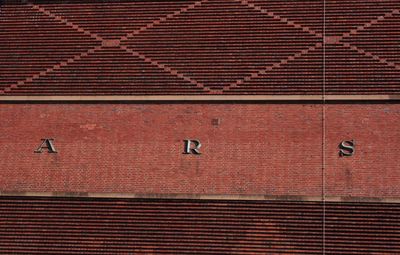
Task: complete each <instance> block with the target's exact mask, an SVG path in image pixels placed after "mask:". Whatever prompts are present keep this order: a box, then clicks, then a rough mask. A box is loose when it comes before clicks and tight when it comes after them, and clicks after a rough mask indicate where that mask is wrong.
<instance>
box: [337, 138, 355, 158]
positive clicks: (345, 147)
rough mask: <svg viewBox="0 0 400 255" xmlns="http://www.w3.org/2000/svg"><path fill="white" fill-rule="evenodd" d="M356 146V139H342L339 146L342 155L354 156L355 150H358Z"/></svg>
mask: <svg viewBox="0 0 400 255" xmlns="http://www.w3.org/2000/svg"><path fill="white" fill-rule="evenodd" d="M355 147H356V143H355V141H354V140H350V141H342V142H341V143H340V144H339V148H340V151H339V155H340V156H341V157H343V156H346V157H349V156H353V155H354V152H355V151H356V148H355Z"/></svg>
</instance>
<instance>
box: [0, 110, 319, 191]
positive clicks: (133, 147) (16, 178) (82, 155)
mask: <svg viewBox="0 0 400 255" xmlns="http://www.w3.org/2000/svg"><path fill="white" fill-rule="evenodd" d="M320 114H321V110H320V107H319V106H318V105H254V104H245V105H239V104H237V105H236V104H144V105H143V104H29V105H22V104H21V105H18V104H14V105H12V104H11V105H6V104H3V105H1V108H0V118H1V119H2V120H4V121H2V122H1V124H0V127H1V129H0V131H1V132H0V137H1V141H2V143H1V146H0V155H1V157H2V158H3V160H2V161H1V163H0V169H2V171H1V173H0V176H1V179H0V183H1V185H0V187H1V189H2V190H3V191H63V192H64V191H75V192H84V191H85V192H127V193H185V194H186V193H188V194H271V195H320V193H321V191H320V190H321V185H320V179H321V171H320V169H321V154H322V152H321V137H322V136H321V122H320V120H321V115H320ZM14 116H18V118H14ZM213 119H219V120H220V124H219V125H217V126H215V125H213V122H215V121H213ZM217 122H218V121H217ZM46 137H51V138H54V139H55V147H56V149H57V150H58V151H59V153H57V154H48V153H47V152H45V153H42V154H38V153H34V152H33V151H34V150H35V149H36V148H37V147H38V146H39V145H40V143H41V141H40V139H42V138H46ZM184 139H199V140H200V141H201V142H202V145H203V146H202V148H201V152H202V154H201V155H199V156H195V155H184V154H183V147H184V143H183V140H184Z"/></svg>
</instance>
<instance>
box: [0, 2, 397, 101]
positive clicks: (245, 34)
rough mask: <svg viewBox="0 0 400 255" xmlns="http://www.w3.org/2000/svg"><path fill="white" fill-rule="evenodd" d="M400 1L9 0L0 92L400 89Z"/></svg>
mask: <svg viewBox="0 0 400 255" xmlns="http://www.w3.org/2000/svg"><path fill="white" fill-rule="evenodd" d="M399 41H400V2H399V1H395V0H380V1H374V0H365V1H358V0H343V1H333V0H324V1H323V0H304V1H300V0H294V1H290V4H288V1H283V0H189V1H177V0H167V1H158V0H151V1H131V0H124V1H115V0H101V1H100V0H94V1H78V0H70V1H59V0H55V1H48V0H31V1H22V0H20V1H18V0H5V1H4V0H3V1H2V2H1V5H0V95H212V94H227V95H243V94H245V95H252V94H254V95H274V94H287V95H288V94H289V95H290V94H304V95H307V94H322V93H323V92H325V93H327V94H399V93H400V83H399V81H400V54H399V53H400V52H399Z"/></svg>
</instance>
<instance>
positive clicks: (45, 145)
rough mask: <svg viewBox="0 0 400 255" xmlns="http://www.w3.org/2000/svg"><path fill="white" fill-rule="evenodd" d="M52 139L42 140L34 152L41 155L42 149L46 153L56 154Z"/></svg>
mask: <svg viewBox="0 0 400 255" xmlns="http://www.w3.org/2000/svg"><path fill="white" fill-rule="evenodd" d="M53 141H54V139H52V138H46V139H42V144H40V146H39V147H38V148H37V149H36V150H35V152H36V153H42V151H43V149H47V152H48V153H57V151H56V148H55V147H54V145H53Z"/></svg>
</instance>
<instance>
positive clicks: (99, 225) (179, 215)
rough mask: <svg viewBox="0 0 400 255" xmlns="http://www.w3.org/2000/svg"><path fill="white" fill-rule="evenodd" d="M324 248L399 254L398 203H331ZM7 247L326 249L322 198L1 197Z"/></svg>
mask: <svg viewBox="0 0 400 255" xmlns="http://www.w3.org/2000/svg"><path fill="white" fill-rule="evenodd" d="M326 206H327V207H326V218H325V219H326V228H325V231H326V232H325V233H326V240H325V241H326V242H325V254H360V255H361V254H362V255H365V254H399V252H400V242H399V240H400V233H399V232H398V231H396V226H398V225H399V224H400V216H399V215H400V214H399V211H400V207H399V204H390V203H383V204H382V203H379V204H375V203H365V202H364V203H345V202H340V203H339V202H328V203H327V205H326ZM0 213H1V215H2V219H3V222H2V224H1V225H0V233H1V236H2V237H1V242H0V251H1V254H83V253H84V254H322V253H321V251H322V224H321V222H322V203H320V202H295V201H235V200H230V201H212V200H162V199H99V198H91V199H85V198H44V197H43V198H39V197H38V198H33V197H32V198H27V197H25V198H21V197H2V198H1V203H0Z"/></svg>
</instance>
